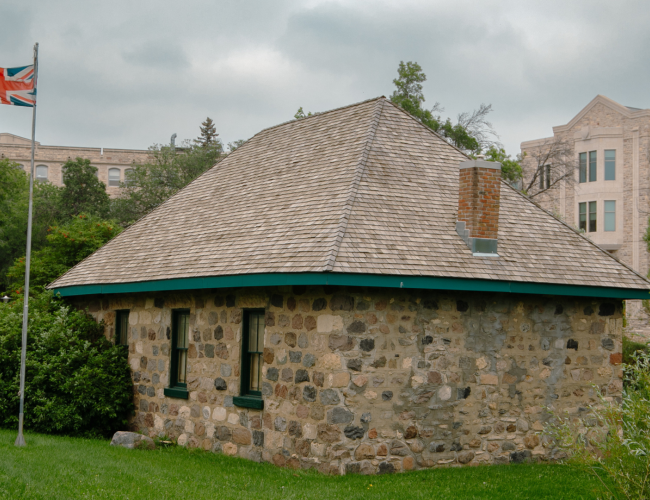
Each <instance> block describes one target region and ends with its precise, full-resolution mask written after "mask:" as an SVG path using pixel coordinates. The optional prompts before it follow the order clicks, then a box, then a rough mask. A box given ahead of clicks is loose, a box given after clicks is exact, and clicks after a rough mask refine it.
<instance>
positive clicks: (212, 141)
mask: <svg viewBox="0 0 650 500" xmlns="http://www.w3.org/2000/svg"><path fill="white" fill-rule="evenodd" d="M199 128H200V129H201V135H200V136H199V137H198V138H196V139H194V144H196V145H197V146H201V147H213V146H215V145H216V144H217V143H220V141H219V139H217V137H218V136H219V134H217V129H216V128H215V126H214V122H213V121H212V118H210V117H209V116H208V117H207V118H206V119H205V121H204V122H203V123H202V124H201V126H200V127H199Z"/></svg>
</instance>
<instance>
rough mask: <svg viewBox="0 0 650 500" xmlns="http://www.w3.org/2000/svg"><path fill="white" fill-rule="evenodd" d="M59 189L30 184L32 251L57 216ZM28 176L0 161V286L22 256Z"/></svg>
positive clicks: (41, 184) (58, 210)
mask: <svg viewBox="0 0 650 500" xmlns="http://www.w3.org/2000/svg"><path fill="white" fill-rule="evenodd" d="M60 191H61V188H59V187H57V186H54V185H52V184H50V183H48V182H46V183H40V182H37V183H35V184H34V207H33V217H32V249H33V250H38V249H40V248H41V247H42V246H43V245H44V244H45V243H46V241H47V240H46V236H47V228H48V227H49V226H50V225H52V224H54V223H56V221H57V219H58V218H59V217H60V209H59V202H60ZM28 204H29V176H28V175H27V173H26V172H25V171H24V170H22V169H21V168H20V166H19V165H18V164H17V163H12V162H10V161H9V160H0V286H1V285H2V283H4V282H5V276H6V273H7V269H8V268H9V267H10V266H11V264H12V263H13V262H14V260H15V259H17V258H18V257H20V256H21V255H24V254H25V247H26V244H27V215H28Z"/></svg>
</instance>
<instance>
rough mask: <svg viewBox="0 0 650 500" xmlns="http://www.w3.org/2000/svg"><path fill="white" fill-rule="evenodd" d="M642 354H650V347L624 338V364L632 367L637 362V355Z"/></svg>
mask: <svg viewBox="0 0 650 500" xmlns="http://www.w3.org/2000/svg"><path fill="white" fill-rule="evenodd" d="M641 352H646V353H650V346H648V344H642V343H641V342H635V341H633V340H630V339H628V338H627V337H625V336H624V337H623V363H625V364H626V365H631V364H632V363H634V362H635V355H637V353H641Z"/></svg>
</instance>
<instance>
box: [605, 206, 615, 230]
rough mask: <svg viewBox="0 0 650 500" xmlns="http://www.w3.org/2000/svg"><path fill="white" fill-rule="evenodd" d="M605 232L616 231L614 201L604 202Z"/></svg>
mask: <svg viewBox="0 0 650 500" xmlns="http://www.w3.org/2000/svg"><path fill="white" fill-rule="evenodd" d="M605 231H616V201H614V200H610V201H605Z"/></svg>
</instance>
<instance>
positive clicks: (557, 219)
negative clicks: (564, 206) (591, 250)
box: [501, 179, 650, 283]
mask: <svg viewBox="0 0 650 500" xmlns="http://www.w3.org/2000/svg"><path fill="white" fill-rule="evenodd" d="M501 182H502V183H503V184H505V185H506V186H508V187H509V188H510V189H512V190H513V191H514V192H515V193H517V194H518V195H519V196H521V197H522V198H524V199H525V200H527V201H529V202H530V203H532V204H533V205H534V206H536V207H537V208H539V209H540V210H541V211H542V212H545V213H546V214H547V215H550V216H551V217H552V218H553V219H555V220H556V221H558V222H559V223H560V224H562V225H563V226H565V227H567V228H568V229H570V230H571V231H572V232H573V233H575V234H576V235H578V236H580V237H581V238H582V239H583V240H585V241H587V242H589V243H591V244H592V245H593V246H595V247H596V248H597V249H598V250H600V251H601V252H602V253H604V254H605V255H607V256H608V257H609V258H610V259H614V260H615V261H616V262H618V263H619V264H621V265H622V266H623V267H625V268H627V270H628V271H631V272H632V273H634V274H636V275H637V276H638V277H639V278H641V279H642V280H643V281H646V282H648V283H650V279H648V278H647V277H646V276H643V275H642V274H641V273H639V272H638V271H636V270H635V269H633V268H632V267H630V266H629V265H627V264H626V263H625V262H623V261H622V260H620V259H618V258H617V257H614V256H613V255H612V254H611V253H609V252H608V251H607V250H605V249H604V248H603V247H601V246H600V245H598V244H597V243H596V242H594V241H592V240H591V239H590V238H587V237H586V236H585V235H584V234H582V233H581V232H579V231H578V230H577V229H576V228H575V227H572V226H570V225H569V224H568V223H567V222H565V221H563V220H562V219H560V218H559V217H556V216H555V215H554V214H553V212H550V211H549V210H546V209H545V208H544V207H542V206H541V205H540V204H539V203H537V202H536V201H535V200H533V199H532V198H530V197H529V196H526V195H525V194H524V193H522V192H521V191H519V190H518V189H516V188H514V187H513V186H511V185H510V183H508V182H506V181H505V180H504V179H501Z"/></svg>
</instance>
